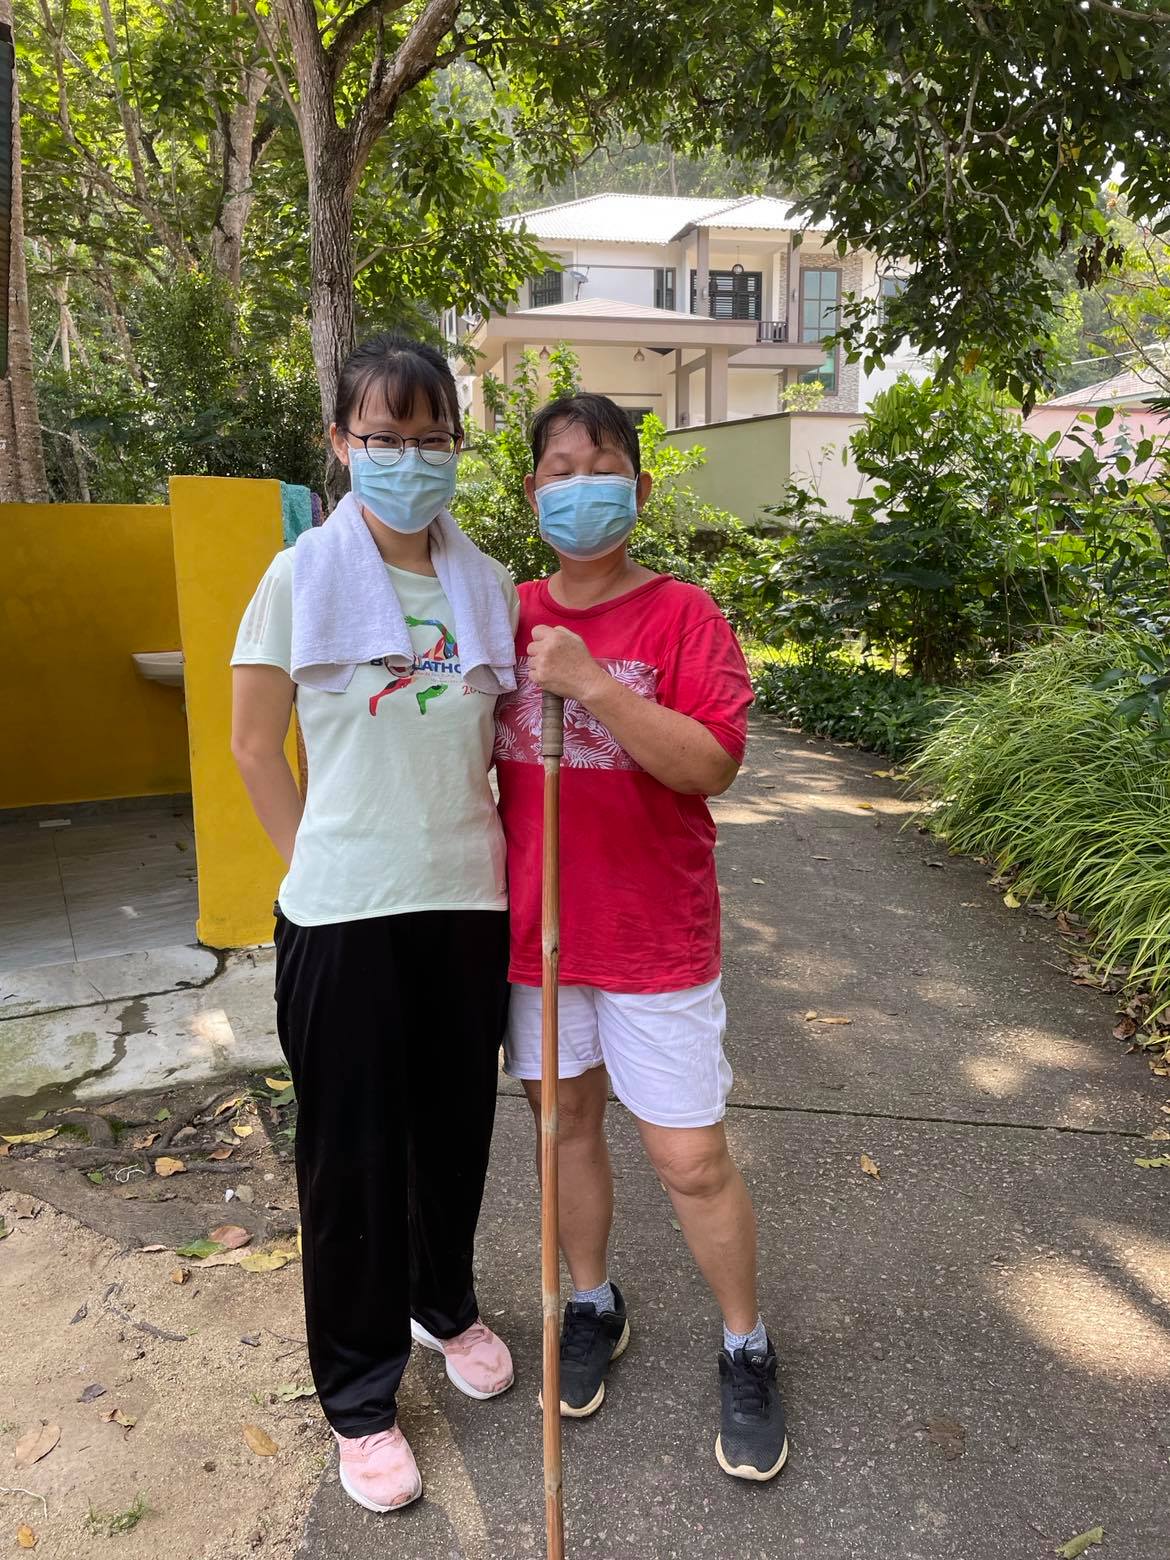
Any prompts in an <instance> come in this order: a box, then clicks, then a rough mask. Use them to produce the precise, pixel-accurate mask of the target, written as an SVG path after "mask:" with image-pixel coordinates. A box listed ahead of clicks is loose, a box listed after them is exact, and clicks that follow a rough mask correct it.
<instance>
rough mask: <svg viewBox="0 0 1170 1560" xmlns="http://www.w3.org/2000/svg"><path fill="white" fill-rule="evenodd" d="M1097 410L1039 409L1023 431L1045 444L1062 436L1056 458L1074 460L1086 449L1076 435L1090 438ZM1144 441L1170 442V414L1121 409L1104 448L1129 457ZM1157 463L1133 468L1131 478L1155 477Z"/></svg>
mask: <svg viewBox="0 0 1170 1560" xmlns="http://www.w3.org/2000/svg"><path fill="white" fill-rule="evenodd" d="M1096 411H1097V408H1096V407H1095V406H1093V407H1084V406H1069V405H1064V406H1038V407H1036V409H1035V410H1034V411H1033V412H1032V414H1031V416H1029V417H1028V418H1027V420H1026V421H1025V423H1024V427H1025V429H1026V430H1027V432H1028V433H1030V434H1031V435H1032V436H1033V438H1036V439H1039V440H1040V441H1041V442H1043V441H1044V440H1045V439H1047V438H1048V437H1049V435H1050V434H1053V433H1060V434H1061V435H1062V438H1061V440H1060V443H1059V444H1058V445H1057V446H1056V454H1057V455H1058V456H1059V457H1061V458H1063V459H1065V460H1075V459H1076V458H1077V456H1078V455H1079V454H1080V453H1081V450H1082V448H1083V446H1082V445H1081V444H1080V443H1079V442H1078V440H1077V438H1076V437H1075V435H1077V434H1078V433H1079V434H1080V436H1081V437H1082V438H1087V436H1088V432H1089V430H1090V429H1091V428H1092V425H1093V418H1094V416H1095V415H1096ZM1143 439H1153V440H1154V441H1155V443H1160V442H1162V441H1164V440H1167V439H1170V413H1167V412H1156V411H1154V410H1152V408H1150V407H1148V406H1119V407H1117V409H1116V411H1115V413H1114V417H1113V421H1112V422H1111V423H1110V424H1109V425H1108V427H1107V428H1106V429H1105V448H1106V450H1109V449H1113V450H1114V451H1115V453H1116V454H1118V455H1120V454H1123V453H1125V454H1129V453H1130V452H1131V451H1132V449H1133V448H1134V447H1135V446H1136V445H1138V444H1140V443H1141V441H1142V440H1143ZM1158 464H1159V462H1158V460H1157V458H1156V457H1155V458H1154V459H1153V460H1150V461H1147V462H1146V463H1145V464H1144V465H1141V466H1135V467H1133V469H1132V471H1131V472H1130V473H1129V475H1130V476H1131V477H1132V478H1133V480H1134V481H1138V482H1143V481H1148V480H1149V479H1150V478H1151V477H1152V476H1154V475H1156V473H1157V467H1158Z"/></svg>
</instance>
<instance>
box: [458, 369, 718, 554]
mask: <svg viewBox="0 0 1170 1560" xmlns="http://www.w3.org/2000/svg"><path fill="white" fill-rule="evenodd" d="M548 373H549V388H550V391H551V393H552V396H553V397H557V396H562V395H572V394H574V392H575V391H576V390H578V389H579V378H578V365H577V356H576V354H575V353H574V352H573V350H572V348H571V347H568V346H566V345H565V344H564V343H563V342H562V343H561V344H560V345H558V346H557V347H555V348H554V349H553V351H552V352H551V353H550V354H549V365H548ZM539 386H540V362H539V360H538V359H537V356H536V353H535V352H532V351H531V350H528V351H525V352H522V353H521V354H520V360H519V364H518V366H517V369H516V372H515V374H514V376H513V380H512V383H511V385H507V386H505V385H503V384H501V383H500V382H499V381H498V380H495V379H493V378H492V377H491V376H490V375H487V376H485V379H484V399H485V401H486V402H487V405H488V407H489V409H490V410H491V411H492V412H493V414H494V416H495V421H496V428H495V431H494V432H491V433H489V432H487V431H486V430H484V429H480V428H476V429H473V430H471V433H470V437H469V440H468V442H469V445H470V446H471V447H470V449H469V451H468V453H467V454H466V455H464V456H463V457H462V459H461V461H460V467H459V487H458V490H457V492H456V494H455V498H454V501H453V503H452V505H451V510H452V513H453V514H454V515H455V518H456V519H457V520H458V521H459V523H460V525H461V526H462V527H463V529H464V530H465V531H466V532H467V534H468V535H469V536H470V537H471V538H472V540H473V541H474V542H475V543H476V544H477V546H479V547H482V548H483V550H484V552H486V553H490V554H491V556H492V557H493V558H496V559H498V560H499V562H500V563H503V564H505V565H506V566H507V567H508V569H510V570H511V573H512V576H513V578H514V579H515V580H517V581H518V582H519V581H522V580H533V579H541V578H543V577H544V576H545V575H546V574H548V573H550V572H551V571H552V570H553V569H555V568H556V558H555V557H554V555H553V553H552V550H551V549H550V548H549V547H547V546H546V545H545V544H544V542H543V541H542V540H541V538H540V533H539V531H538V529H537V524H536V516H535V515H534V514H533V512H532V507H531V505H530V504H529V502H528V499H527V497H526V496H525V492H524V479H525V477H526V476H527V475H528V473H529V472H530V471H531V470H532V454H531V446H530V442H529V441H530V435H531V430H532V419H533V418H534V417H535V415H536V412H537V410H538V408H539V406H540V394H539ZM665 432H666V428H665V426H664V424H663V423H662V422H661V421H660V420H659V418H657V417H654V416H649V417H646V418H645V419H644V420H643V422H642V426H641V430H640V434H639V439H640V445H641V457H642V469H643V470H644V471H648V472H649V473H650V475H651V476H652V477H653V479H654V486H653V488H652V490H651V493H650V498H649V499H648V501H647V503H646V506H645V508H644V509H643V510H642V513H641V514H640V515H639V517H638V524H637V525H636V526H635V528H634V532H633V535H632V536H631V537H630V556H631V557H632V558H634V559H636V560H637V562H638V563H641V564H644V565H645V566H646V567H647V568H648V569H654V570H656V571H657V572H659V573H661V574H673V575H675V576H676V577H677V578H678V579H681V580H687V581H689V582H690V583H691V584H695V585H706V583H707V576H708V574H709V572H710V563H709V562H708V556H707V555H708V553H710V552H711V551H712V550H717V549H718V547H719V544H720V543H721V542H725V541H726V542H728V543H730V542H732V541H733V539H734V538H735V537H737V536H738V535H739V533H740V531H741V529H742V528H741V527H740V525H739V522H738V521H737V520H736V519H735V517H734V515H730V514H728V513H727V511H726V510H722V509H716V508H715V507H714V506H713V505H711V504H706V503H704V502H703V500H702V499H700V498H699V496H698V495H697V494H696V493H695V491H694V489H693V488H691V487H690V485H689V484H688V482H687V475H688V473H689V472H691V471H693V470H694V469H695V468H696V467H697V466H701V465H702V464H703V462H704V461H705V459H706V455H705V453H704V451H703V450H702V449H698V448H696V449H690V450H680V449H676V448H675V447H674V446H673V445H670V444H666V443H664V442H663V435H664V433H665ZM712 539H714V548H713V547H712Z"/></svg>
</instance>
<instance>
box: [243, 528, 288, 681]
mask: <svg viewBox="0 0 1170 1560" xmlns="http://www.w3.org/2000/svg"><path fill="white" fill-rule="evenodd" d="M292 556H293V555H292V548H291V547H290V548H289V549H288V550H287V551H285V552H281V553H277V555H276V557H275V558H274V559H273V560H272V562H271V563H270V564H269V565H268V568H267V569H266V571H265V573H264V578H263V579H262V580H261V581H260V583H259V585H258V586H257V587H256V594H255V595H254V596H253V597H252V599H251V601H250V602H249V603H248V606H247V609H246V611H245V612H244V616H243V619H242V621H241V623H240V631H239V633H238V634H237V635H236V648H235V649H234V650H233V651H232V663H231V664H232V665H233V666H279V667H280V669H281V670H282V671H285V672H290V671H291V668H292Z"/></svg>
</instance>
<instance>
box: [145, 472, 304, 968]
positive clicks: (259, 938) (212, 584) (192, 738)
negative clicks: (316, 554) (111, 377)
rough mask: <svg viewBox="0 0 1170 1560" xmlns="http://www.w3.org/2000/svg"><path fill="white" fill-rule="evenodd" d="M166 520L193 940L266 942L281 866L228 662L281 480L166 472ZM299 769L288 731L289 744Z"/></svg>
mask: <svg viewBox="0 0 1170 1560" xmlns="http://www.w3.org/2000/svg"><path fill="white" fill-rule="evenodd" d="M170 486H171V525H172V530H173V534H174V546H175V583H176V585H177V587H178V594H179V631H180V635H181V638H182V645H183V674H184V683H185V687H186V703H187V731H188V742H189V746H190V753H191V796H192V801H193V803H194V810H195V851H196V862H197V867H198V872H199V920H198V923H197V926H196V930H197V933H198V936H199V941H200V942H203V943H207V944H208V945H209V946H211V947H213V948H243V947H247V946H249V945H250V944H252V943H261V942H270V941H271V939H272V901H273V900H274V899H275V897H276V890H277V888H278V886H279V884H280V880H281V878H282V877H283V875H284V865H283V863H282V862H281V860H280V857H279V856H278V855H277V853H276V851H275V849H274V848H273V846H272V845H271V844H270V842H269V840H268V837H267V836H266V835H265V833H264V831H263V829H261V827H260V825H259V823H258V822H257V821H256V815H255V813H254V812H253V811H252V804H251V802H250V801H249V800H248V794H247V792H246V791H245V790H244V785H243V781H242V780H241V779H240V776H239V772H238V771H237V769H236V766H235V762H234V760H233V759H232V754H231V711H232V679H231V668H230V666H229V664H228V663H229V661H230V659H231V653H232V648H233V646H234V645H235V640H236V630H237V628H238V627H239V623H240V619H241V617H242V616H243V614H244V608H245V607H246V606H247V605H248V602H249V600H250V599H251V596H252V592H253V591H254V590H255V589H256V585H257V583H258V582H259V579H260V576H261V575H262V574H263V573H264V570H265V569H266V568H267V567H268V565H269V564H270V563H271V562H272V560H273V558H274V557H275V556H276V554H277V553H278V552H279V551H280V549H281V547H282V545H283V536H282V533H281V519H280V483H279V482H257V481H243V480H236V479H231V478H226V477H172V478H171V485H170ZM287 751H288V754H289V761H290V763H292V765H293V768H294V772H295V769H296V744H295V739H294V737H293V734H292V731H291V730H290V733H289V742H288V748H287Z"/></svg>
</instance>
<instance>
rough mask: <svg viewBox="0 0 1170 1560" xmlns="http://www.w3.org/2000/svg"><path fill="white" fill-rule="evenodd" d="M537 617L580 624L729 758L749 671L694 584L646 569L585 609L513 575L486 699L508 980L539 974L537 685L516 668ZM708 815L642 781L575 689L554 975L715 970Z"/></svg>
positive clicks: (666, 983)
mask: <svg viewBox="0 0 1170 1560" xmlns="http://www.w3.org/2000/svg"><path fill="white" fill-rule="evenodd" d="M538 623H547V624H550V625H552V626H554V627H555V626H557V625H563V626H564V627H565V628H569V629H572V630H573V632H574V633H576V634H580V636H581V638H582V639H583V640H584V641H585V643H586V644H587V645H588V647H589V650H590V652H591V654H592V655H593V656H594V657H595V658H596V659H597V660H598V661H600V662H601V664H602V665H603V666H604V667H605V668H606V669H607V670H608V671H609V672H610V673H611V675H612V676H614V677H616V678H617V679H618V681H619V682H621V683H624V684H625V686H626V687H627V688H632V689H633V690H634V691H635V692H636V693H639V694H641V695H642V697H643V698H646V699H655V700H657V702H658V703H659V704H662V705H665V706H666V707H667V708H668V709H672V710H680V711H681V712H682V714H684V715H689V716H691V717H692V718H693V719H694V720H697V721H699V722H700V724H701V725H703V726H705V727H706V728H707V730H708V731H709V732H710V733H711V735H712V736H713V737H715V738H716V740H717V741H718V742H719V743H720V744H721V745H722V746H723V747H725V748H726V749H727V751H728V753H730V754H731V756H732V758H734V759H735V761H736V762H737V763H741V762H742V761H743V754H744V747H745V745H746V741H747V712H748V707H749V705H750V704H751V702H752V688H751V680H750V678H749V676H748V670H747V666H746V665H745V663H744V658H743V652H742V651H741V650H740V648H739V642H738V641H737V639H736V637H735V635H734V634H733V633H732V631H731V628H730V627H729V625H728V623H727V620H726V619H725V618H724V617H723V615H722V613H721V612H720V611H719V608H718V607H717V606H716V605H715V603H714V602H713V601H712V600H711V598H710V596H708V595H707V593H706V592H705V591H702V590H700V589H699V588H698V587H697V586H695V585H684V584H682V583H681V582H680V581H678V580H675V579H672V578H671V577H670V576H669V575H666V574H662V575H658V576H657V577H656V578H654V579H652V580H647V582H646V583H645V584H644V585H639V586H638V587H637V589H636V590H632V591H629V592H627V594H626V595H624V596H618V597H617V598H616V599H615V600H613V601H603V602H602V603H601V604H600V605H599V606H596V607H586V608H581V609H577V608H572V607H562V606H561V605H560V604H559V603H558V602H556V601H555V600H554V599H553V597H552V595H551V593H550V591H549V588H548V584H547V582H546V581H544V580H540V581H536V582H534V583H532V584H528V585H521V587H520V626H519V629H518V630H517V634H516V651H517V656H518V662H519V664H518V665H517V667H516V682H517V688H516V692H515V693H511V694H507V695H505V696H504V697H503V698H501V699H500V700H499V702H498V704H497V706H496V745H495V758H496V765H497V774H498V777H499V787H500V816H501V818H502V819H503V824H504V833H505V835H506V837H507V841H508V883H509V899H510V905H511V921H512V965H511V970H510V972H509V977H510V979H511V980H512V981H513V982H515V983H516V984H517V985H521V986H539V985H540V963H541V931H540V893H541V833H542V818H543V767H542V763H541V757H540V703H541V691H540V689H539V688H538V687H537V685H536V684H535V683H534V682H533V681H532V680H531V679H530V677H529V676H528V657H527V650H528V646H529V644H530V643H531V641H532V630H533V628H534V627H535V626H536V625H537V624H538ZM714 846H715V825H714V823H713V821H712V819H711V814H710V813H709V812H708V810H707V803H706V800H705V799H704V798H703V797H701V796H681V795H679V793H678V792H677V791H672V790H670V789H669V788H668V787H667V786H665V785H662V784H661V783H660V782H659V781H657V780H655V779H653V777H652V776H650V775H648V774H647V773H646V771H645V770H644V769H642V768H641V767H640V766H639V765H638V764H637V763H635V762H634V760H633V759H632V758H631V757H630V755H629V754H628V753H626V752H625V750H624V749H623V748H622V747H621V746H620V745H619V744H618V743H617V742H616V741H615V740H614V738H613V736H612V735H611V734H610V732H609V731H608V730H607V729H606V728H605V726H603V725H602V723H601V722H600V721H599V720H597V719H595V717H594V716H593V715H591V714H590V713H589V711H588V710H587V709H585V708H584V706H583V705H581V704H578V703H577V701H576V700H575V699H567V700H566V701H565V755H564V759H563V762H562V766H561V947H560V978H561V981H562V983H563V984H565V985H578V986H598V987H600V988H601V990H603V991H625V992H654V991H683V990H686V988H687V987H690V986H701V985H703V984H704V983H705V982H707V981H709V980H714V979H715V977H716V976H717V975H718V974H719V889H718V885H717V883H716V880H715V850H714Z"/></svg>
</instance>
